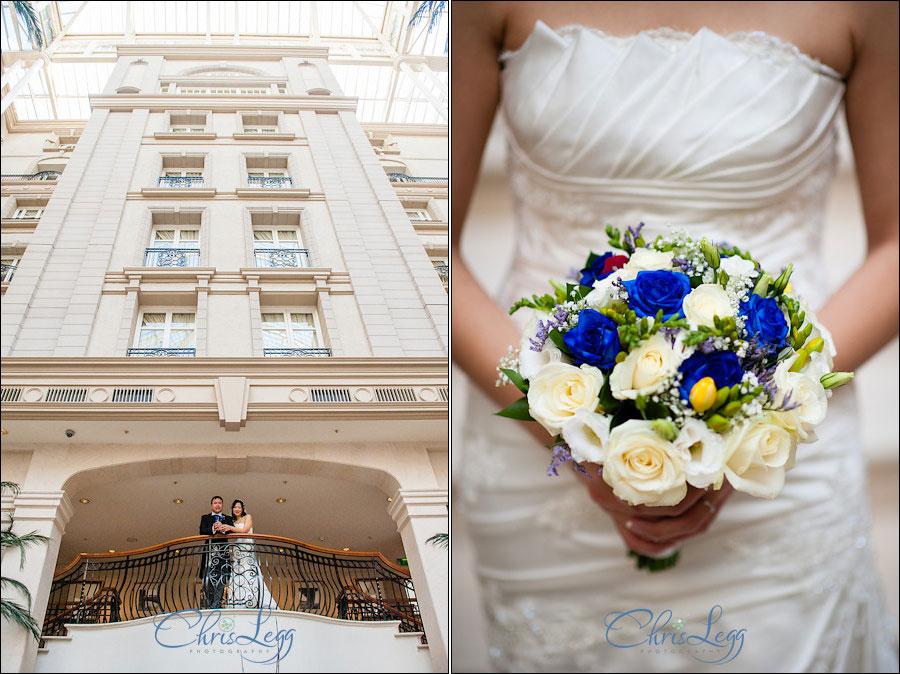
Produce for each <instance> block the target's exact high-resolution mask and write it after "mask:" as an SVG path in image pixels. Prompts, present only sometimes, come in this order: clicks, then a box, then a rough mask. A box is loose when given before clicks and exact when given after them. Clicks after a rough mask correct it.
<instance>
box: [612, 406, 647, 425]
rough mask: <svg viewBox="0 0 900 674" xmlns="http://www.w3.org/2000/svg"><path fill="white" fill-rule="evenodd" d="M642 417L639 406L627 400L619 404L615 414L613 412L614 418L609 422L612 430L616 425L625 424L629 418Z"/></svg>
mask: <svg viewBox="0 0 900 674" xmlns="http://www.w3.org/2000/svg"><path fill="white" fill-rule="evenodd" d="M640 418H641V415H640V412H638V411H637V408H636V407H635V406H634V404H633V403H631V402H629V401H625V402H624V403H623V404H621V405H619V409H617V410H616V412H615V414H613V417H612V420H611V421H610V422H609V429H610V430H612V429H613V428H615V427H616V426H618V425H620V424H624V423H625V422H626V421H628V420H629V419H640Z"/></svg>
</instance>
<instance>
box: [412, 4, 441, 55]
mask: <svg viewBox="0 0 900 674" xmlns="http://www.w3.org/2000/svg"><path fill="white" fill-rule="evenodd" d="M446 11H447V2H446V0H425V1H424V2H420V3H419V6H418V7H416V11H415V12H414V13H413V15H412V16H411V17H410V19H409V24H407V26H408V27H409V28H414V27H415V26H417V25H418V24H419V22H421V21H422V20H424V19H425V18H426V17H427V18H428V29H427V32H429V33H430V32H431V31H433V30H434V29H435V28H436V27H437V25H438V22H439V21H440V20H441V16H442V15H443V14H444V12H446ZM417 39H418V38H417ZM449 47H450V36H449V35H448V36H447V40H445V43H444V53H445V54H446V53H447V51H448V49H449Z"/></svg>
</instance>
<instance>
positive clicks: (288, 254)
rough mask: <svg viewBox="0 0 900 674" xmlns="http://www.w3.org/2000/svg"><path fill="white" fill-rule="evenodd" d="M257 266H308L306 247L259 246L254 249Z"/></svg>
mask: <svg viewBox="0 0 900 674" xmlns="http://www.w3.org/2000/svg"><path fill="white" fill-rule="evenodd" d="M253 255H254V256H255V258H256V266H257V267H308V266H309V250H307V249H306V248H257V249H256V250H254V251H253Z"/></svg>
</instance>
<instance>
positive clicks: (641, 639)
mask: <svg viewBox="0 0 900 674" xmlns="http://www.w3.org/2000/svg"><path fill="white" fill-rule="evenodd" d="M722 612H723V611H722V607H721V606H720V605H719V604H716V605H715V606H713V607H712V608H711V609H710V611H709V615H708V616H707V617H706V624H704V625H701V626H700V628H699V630H696V628H695V627H694V626H692V625H690V624H689V623H688V622H687V621H686V620H685V619H684V618H674V619H673V616H674V614H673V613H672V611H670V610H669V609H666V610H665V611H662V612H661V613H659V615H656V614H654V612H653V611H651V610H650V609H646V608H639V609H632V610H630V611H610V612H609V613H607V614H606V616H605V617H604V620H603V622H604V625H605V626H606V641H607V643H608V644H609V645H610V646H615V647H616V648H639V649H640V652H641V653H647V654H651V653H652V654H667V653H685V654H688V655H690V656H692V657H693V658H694V659H695V660H699V661H700V662H705V663H706V664H710V665H724V664H725V663H727V662H731V661H732V660H734V659H735V658H736V657H737V656H738V655H740V653H741V650H742V649H743V648H744V633H745V632H746V631H747V630H746V629H736V630H729V631H728V632H724V631H718V632H715V633H714V632H713V625H715V624H716V623H717V622H719V620H720V619H721V617H722Z"/></svg>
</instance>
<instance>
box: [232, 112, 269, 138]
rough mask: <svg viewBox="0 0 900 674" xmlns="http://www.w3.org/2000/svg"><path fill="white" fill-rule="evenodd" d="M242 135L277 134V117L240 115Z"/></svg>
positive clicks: (255, 114)
mask: <svg viewBox="0 0 900 674" xmlns="http://www.w3.org/2000/svg"><path fill="white" fill-rule="evenodd" d="M240 116H241V126H242V127H243V129H244V133H278V115H264V114H262V113H249V112H246V113H240Z"/></svg>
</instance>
